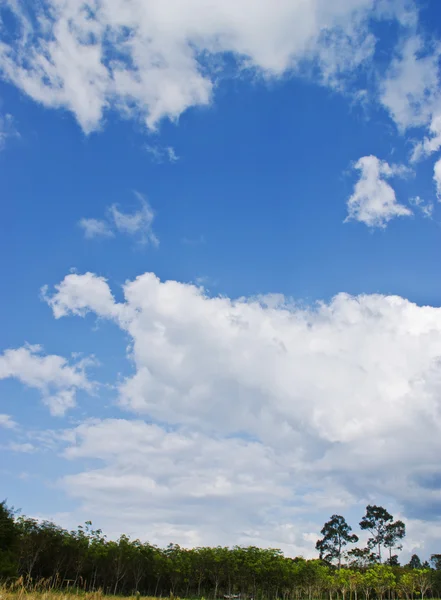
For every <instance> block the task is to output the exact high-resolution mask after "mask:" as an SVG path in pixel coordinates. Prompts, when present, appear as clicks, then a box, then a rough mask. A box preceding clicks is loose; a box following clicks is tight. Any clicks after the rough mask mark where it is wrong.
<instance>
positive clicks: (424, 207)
mask: <svg viewBox="0 0 441 600" xmlns="http://www.w3.org/2000/svg"><path fill="white" fill-rule="evenodd" d="M409 202H410V204H411V205H412V206H415V207H416V208H418V209H419V210H420V211H421V212H422V214H423V215H424V216H425V217H427V218H428V219H431V218H432V216H433V210H434V204H433V202H425V201H424V200H423V199H422V198H421V197H420V196H415V198H411V199H410V200H409Z"/></svg>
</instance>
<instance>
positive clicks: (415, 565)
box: [407, 554, 423, 569]
mask: <svg viewBox="0 0 441 600" xmlns="http://www.w3.org/2000/svg"><path fill="white" fill-rule="evenodd" d="M407 566H408V567H409V569H421V568H422V566H423V565H422V563H421V559H420V557H419V556H418V554H412V556H411V557H410V560H409V562H408V563H407Z"/></svg>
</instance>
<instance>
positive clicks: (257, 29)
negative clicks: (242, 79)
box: [0, 0, 416, 132]
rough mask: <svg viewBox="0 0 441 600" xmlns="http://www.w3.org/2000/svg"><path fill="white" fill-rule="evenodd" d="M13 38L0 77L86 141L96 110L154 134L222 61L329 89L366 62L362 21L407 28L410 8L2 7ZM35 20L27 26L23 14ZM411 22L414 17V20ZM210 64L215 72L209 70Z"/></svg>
mask: <svg viewBox="0 0 441 600" xmlns="http://www.w3.org/2000/svg"><path fill="white" fill-rule="evenodd" d="M5 2H6V4H7V5H8V6H9V7H10V8H11V9H12V10H13V11H14V12H15V14H16V18H17V20H18V23H19V26H18V30H19V31H21V36H20V35H18V36H14V38H12V37H11V38H10V39H5V40H4V41H3V42H2V43H1V44H0V69H1V72H2V73H3V77H4V78H6V79H7V80H9V81H11V82H12V83H14V84H15V85H16V86H17V87H19V88H20V89H21V90H22V91H23V92H25V93H26V94H28V95H29V96H30V97H32V98H33V99H34V100H36V101H37V102H41V103H42V104H43V105H45V106H49V107H54V108H57V107H63V108H67V109H68V110H70V111H72V113H73V114H74V115H75V117H76V118H77V120H78V122H79V123H80V125H81V126H82V128H83V129H84V130H85V131H86V132H88V131H92V130H94V129H96V128H97V127H99V124H100V122H101V119H102V117H103V113H104V111H106V110H107V109H110V108H113V109H116V110H118V111H119V112H120V113H121V114H122V115H123V116H131V115H134V114H135V115H141V116H142V118H143V119H144V120H145V122H146V124H147V125H148V127H151V128H154V127H155V126H156V125H157V123H158V122H159V121H160V120H161V119H162V118H164V117H168V118H170V119H177V118H178V117H179V115H180V114H181V113H182V112H183V111H185V110H186V109H187V108H189V107H191V106H200V105H207V104H209V103H210V102H211V98H212V93H213V89H214V87H215V85H216V82H217V80H218V78H219V75H220V74H222V60H223V55H224V54H227V53H228V54H230V55H233V56H234V57H235V58H236V60H237V61H238V70H239V71H240V70H241V69H253V70H255V71H256V72H257V73H258V74H260V75H262V76H263V77H265V78H271V77H280V76H282V75H284V74H285V73H290V72H296V71H298V72H304V66H305V61H307V62H309V64H313V65H315V66H317V67H318V68H319V74H318V78H319V80H320V81H324V82H325V83H329V84H330V85H332V86H334V87H340V86H341V80H342V79H344V78H345V77H346V76H347V75H348V74H349V75H350V74H351V73H352V72H353V71H354V70H355V69H356V68H357V67H358V66H359V65H360V64H362V63H363V62H365V61H366V60H368V59H370V58H371V57H372V55H373V50H374V47H375V39H374V37H373V35H372V33H371V32H370V31H369V19H371V18H374V19H375V18H378V19H391V18H392V19H398V21H399V22H400V23H401V25H402V26H406V27H407V26H409V24H411V23H413V22H414V21H415V17H414V15H415V13H416V11H415V9H414V8H413V5H412V9H411V10H409V3H403V2H402V1H401V0H394V2H392V3H389V6H388V7H387V10H385V5H384V3H378V2H376V1H375V0H335V1H333V2H329V1H328V0H317V1H304V0H281V1H280V2H277V3H276V4H274V2H272V1H271V0H242V1H241V2H236V1H235V0H222V1H220V0H211V1H210V2H208V3H207V2H206V0H186V2H182V1H181V0H152V1H150V2H148V3H146V2H144V1H143V0H103V1H102V2H100V3H97V2H96V1H94V0H89V1H88V2H87V3H79V2H78V1H77V0H65V1H64V2H60V1H59V0H48V1H47V2H46V3H44V5H43V6H45V7H46V10H44V8H42V5H41V4H35V3H34V4H33V6H32V9H31V8H29V5H26V9H27V10H26V11H25V10H21V8H20V7H21V6H22V5H23V4H24V3H23V2H15V1H14V2H13V1H12V0H5ZM29 12H30V13H31V14H30V16H29V17H28V18H27V17H26V16H25V15H26V14H29ZM409 15H412V16H413V17H414V18H413V20H412V19H410V17H409ZM213 59H215V61H214V62H216V68H212V67H211V65H212V63H213Z"/></svg>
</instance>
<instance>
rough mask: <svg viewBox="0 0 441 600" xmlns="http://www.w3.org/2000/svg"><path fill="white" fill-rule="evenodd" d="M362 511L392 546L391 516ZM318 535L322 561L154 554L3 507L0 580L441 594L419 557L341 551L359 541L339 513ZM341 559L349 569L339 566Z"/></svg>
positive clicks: (254, 592) (197, 592)
mask: <svg viewBox="0 0 441 600" xmlns="http://www.w3.org/2000/svg"><path fill="white" fill-rule="evenodd" d="M368 508H369V507H368ZM371 508H372V507H371ZM373 508H375V509H378V507H373ZM380 508H381V507H380ZM381 510H384V509H381ZM386 512H387V511H386ZM367 514H368V516H369V515H370V516H369V518H371V517H372V518H373V519H374V520H373V521H372V523H371V525H372V529H373V530H374V533H375V532H376V530H375V528H377V530H378V531H380V533H381V531H383V530H382V529H381V527H383V524H384V522H385V525H386V526H385V528H384V531H385V535H384V537H383V538H382V542H383V545H384V546H386V547H389V546H387V543H388V539H389V538H388V537H387V535H388V532H389V533H390V529H388V526H389V525H390V524H391V523H392V524H393V519H392V518H391V519H389V518H387V519H383V523H382V522H381V519H380V520H379V515H380V516H381V514H383V516H384V513H379V512H378V511H370V512H369V511H367ZM387 515H388V513H387ZM387 515H386V517H387ZM396 523H398V525H397V526H396V528H395V530H394V531H395V533H396V532H398V534H399V535H397V536H395V537H394V538H393V540H392V536H391V537H390V543H391V544H392V541H393V545H394V547H396V544H397V540H399V539H401V538H400V535H401V532H404V529H403V528H401V527H400V526H399V523H400V522H399V521H397V522H396ZM322 535H323V538H322V540H319V542H318V544H317V547H318V549H319V550H320V551H321V554H322V558H324V559H326V561H328V562H325V561H323V560H322V559H318V560H317V559H316V560H305V559H304V558H302V557H298V558H295V559H291V558H287V557H285V556H284V555H283V554H282V552H281V551H280V550H277V549H264V548H258V547H256V546H249V547H242V546H235V547H234V548H225V547H221V546H218V547H215V548H209V547H203V548H193V549H187V548H182V547H181V546H179V545H177V544H170V545H169V546H167V547H166V548H163V549H161V548H158V547H157V546H154V545H152V544H149V543H148V542H141V541H140V540H131V539H130V538H129V537H128V536H126V535H122V536H120V538H119V539H117V540H108V539H107V538H106V536H105V535H103V533H102V532H101V530H99V529H94V528H93V526H92V523H91V522H90V521H87V522H86V523H85V524H84V525H83V526H79V527H78V528H77V529H76V530H74V531H66V530H65V529H62V528H60V527H58V526H57V525H55V524H53V523H51V522H48V521H42V522H40V521H37V520H35V519H29V518H26V517H22V516H20V517H18V518H15V517H14V513H13V511H11V510H10V509H9V508H8V507H7V506H6V504H5V503H4V502H3V503H1V504H0V578H1V579H3V580H4V581H5V580H11V579H14V578H16V583H14V584H13V585H14V586H16V587H17V589H21V590H23V595H27V594H28V593H29V592H30V591H31V590H32V593H34V592H35V591H37V592H38V591H39V590H40V591H44V593H45V594H46V595H45V596H44V597H42V598H38V599H37V598H36V600H48V598H50V596H48V595H47V593H49V591H50V590H57V589H61V590H63V592H66V591H73V592H75V594H76V595H80V596H82V597H83V598H87V599H88V600H89V598H90V600H101V596H102V594H114V595H116V594H118V595H120V596H134V597H135V598H137V599H138V600H140V599H141V597H143V596H149V597H156V598H157V597H162V598H170V599H171V600H179V598H201V597H202V599H204V598H207V599H209V600H212V599H213V600H214V599H223V598H224V597H226V598H233V597H234V598H240V600H250V599H251V598H253V599H254V600H325V599H329V600H358V599H359V598H360V596H362V597H364V600H383V599H385V598H386V597H389V596H388V594H392V595H393V597H394V599H395V598H398V597H400V598H404V597H405V598H406V599H407V600H415V598H419V599H421V600H424V598H425V597H426V595H427V594H428V593H429V592H431V591H432V593H435V592H436V591H438V590H441V571H436V570H432V569H425V568H423V567H424V565H421V561H419V563H417V564H416V563H415V565H414V566H415V568H409V567H399V566H398V567H397V566H391V565H386V564H378V562H377V561H378V556H377V554H376V553H374V552H372V550H371V548H370V547H368V548H365V549H362V548H354V549H352V550H351V551H349V552H348V553H347V555H344V554H343V550H344V548H345V547H346V546H347V545H348V544H350V543H353V542H355V541H356V540H357V536H355V535H354V534H353V533H352V532H351V528H350V527H349V525H348V524H347V523H346V521H345V519H344V518H343V517H341V516H339V515H333V516H332V517H331V519H330V520H329V521H328V522H327V523H326V524H325V525H324V527H323V529H322ZM344 556H346V557H347V562H348V564H347V565H345V564H343V562H342V561H343V557H344ZM394 556H395V555H394ZM392 558H394V557H392ZM438 558H439V555H432V558H431V560H432V564H433V565H434V566H439V565H440V564H441V561H439V560H438ZM331 560H333V561H334V562H336V564H337V566H338V567H339V568H338V569H336V568H335V566H334V565H332V564H331ZM0 595H1V594H0ZM37 595H38V594H37ZM3 596H4V594H3ZM390 597H392V596H390ZM5 599H6V600H14V599H13V598H8V597H6V596H5V598H3V600H5ZM28 600H30V598H29V599H28ZM60 600H62V599H60ZM64 600H65V599H64Z"/></svg>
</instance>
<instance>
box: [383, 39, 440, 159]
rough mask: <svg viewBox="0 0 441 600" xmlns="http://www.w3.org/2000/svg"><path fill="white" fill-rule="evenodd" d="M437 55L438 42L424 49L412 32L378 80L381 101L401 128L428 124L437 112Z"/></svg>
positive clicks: (438, 82)
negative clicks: (380, 79)
mask: <svg viewBox="0 0 441 600" xmlns="http://www.w3.org/2000/svg"><path fill="white" fill-rule="evenodd" d="M440 57H441V45H439V44H438V45H437V46H435V47H434V48H429V49H427V48H426V47H425V43H424V41H423V39H422V38H421V37H420V36H417V35H411V36H410V37H409V38H408V39H406V40H405V42H404V43H403V45H402V49H401V52H400V54H399V56H397V57H396V58H395V59H394V60H393V61H392V64H391V67H390V69H389V71H388V73H387V74H386V76H385V77H384V79H383V81H382V83H381V88H382V89H381V102H382V104H383V105H384V107H385V108H386V109H387V110H388V111H389V112H390V114H391V116H392V118H393V120H394V121H395V123H396V124H397V125H398V126H399V127H400V128H401V129H402V130H405V129H407V128H409V127H418V126H425V125H427V124H429V123H430V122H431V121H432V119H434V116H436V113H437V112H438V111H439V108H440V106H441V81H440V70H439V60H440ZM432 124H433V121H432ZM426 145H427V143H426ZM418 152H419V151H417V154H418Z"/></svg>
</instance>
